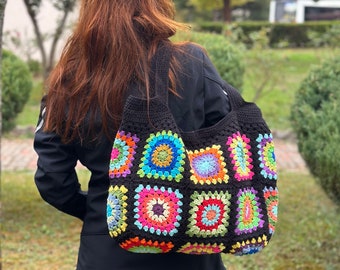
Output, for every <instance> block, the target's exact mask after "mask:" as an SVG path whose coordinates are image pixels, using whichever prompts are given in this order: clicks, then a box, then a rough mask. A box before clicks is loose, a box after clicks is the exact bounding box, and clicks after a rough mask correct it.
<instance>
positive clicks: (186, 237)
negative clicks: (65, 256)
mask: <svg viewBox="0 0 340 270" xmlns="http://www.w3.org/2000/svg"><path fill="white" fill-rule="evenodd" d="M170 58H171V50H170V49H169V48H168V47H167V46H166V45H165V44H163V43H161V45H160V48H159V49H158V50H157V53H156V56H155V57H154V58H153V59H152V68H151V70H152V72H151V73H150V89H149V90H150V92H149V93H150V98H149V99H148V100H147V99H144V97H139V96H133V95H130V96H128V97H127V99H126V102H125V105H124V109H123V114H122V121H121V123H120V125H119V128H118V132H117V133H116V134H112V137H113V138H114V142H113V146H112V151H111V157H110V161H109V164H108V167H109V168H108V178H109V180H110V187H109V190H108V197H107V206H106V213H107V226H108V231H109V234H110V236H111V237H112V238H114V241H116V242H117V243H118V244H119V246H120V247H121V248H123V249H125V250H127V251H129V252H134V253H172V252H176V253H184V254H192V255H203V254H216V253H228V254H232V255H236V256H242V255H251V254H255V253H257V252H260V251H261V250H262V249H263V248H265V247H266V246H267V245H268V243H269V241H270V239H271V238H272V237H273V235H274V232H275V227H276V223H277V220H278V203H279V192H278V187H277V179H278V175H277V166H276V156H275V147H274V140H273V135H272V133H271V131H270V129H269V127H268V126H267V123H266V122H265V120H264V119H263V117H262V113H261V110H260V109H259V108H258V107H257V106H256V104H254V103H249V102H245V101H244V100H243V98H242V97H241V95H240V94H239V93H238V91H237V90H236V89H234V88H232V87H231V86H230V85H228V84H227V83H225V85H223V90H224V91H225V92H226V94H227V96H228V98H229V101H230V104H229V105H230V108H231V110H230V112H229V113H228V114H227V115H226V116H225V117H223V118H222V119H220V121H219V122H217V123H216V124H214V125H213V126H209V127H206V128H202V129H200V130H195V131H190V132H184V131H183V130H181V129H180V128H179V127H178V126H177V123H176V121H175V120H174V117H173V115H172V113H171V111H170V109H169V106H168V95H169V92H168V85H169V84H168V82H169V80H168V74H169V67H170ZM188 91H191V89H188ZM216 91H221V89H220V88H219V89H218V90H216ZM137 92H140V91H137ZM171 100H172V99H171ZM172 101H173V100H172Z"/></svg>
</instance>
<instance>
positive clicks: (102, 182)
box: [34, 45, 229, 270]
mask: <svg viewBox="0 0 340 270" xmlns="http://www.w3.org/2000/svg"><path fill="white" fill-rule="evenodd" d="M185 51H186V53H185V54H183V53H181V55H177V56H176V57H178V60H179V61H180V63H181V66H182V68H181V72H180V73H179V76H178V83H177V90H178V93H179V94H180V95H181V96H182V98H179V97H177V96H175V95H173V94H169V107H170V110H171V112H172V113H173V115H174V118H175V120H176V122H177V124H178V125H179V127H180V128H181V129H182V130H184V131H192V130H197V129H200V128H202V127H206V126H210V125H212V124H214V123H216V122H218V121H219V120H220V119H221V118H222V117H224V116H225V115H226V114H227V113H228V112H229V102H228V97H227V95H226V94H225V92H224V91H223V87H224V85H225V82H224V81H223V80H222V79H221V78H220V76H219V74H218V72H217V71H216V69H215V68H214V66H213V65H212V63H211V61H210V60H209V58H208V57H207V55H206V54H205V53H204V52H203V51H202V49H201V48H199V47H198V46H195V45H187V46H186V49H185ZM43 112H44V104H42V112H41V114H40V119H39V124H38V127H37V131H36V134H35V139H34V148H35V151H36V152H37V154H38V168H37V171H36V174H35V183H36V185H37V188H38V190H39V192H40V194H41V196H42V198H43V199H44V200H45V201H47V202H48V203H49V204H51V205H52V206H54V207H56V208H57V209H59V210H60V211H62V212H64V213H67V214H70V215H72V216H75V217H77V218H79V219H81V220H83V228H82V233H81V240H80V249H79V254H78V265H77V269H78V270H90V269H93V270H106V269H107V270H109V269H110V270H144V269H145V270H156V269H157V270H158V269H162V270H170V269H171V270H172V269H177V270H222V269H225V268H224V266H223V264H222V260H221V256H220V255H199V256H197V255H184V254H158V255H150V254H135V253H130V252H127V251H125V250H123V249H121V248H120V247H119V246H118V245H117V244H116V242H115V241H114V240H113V239H112V238H111V237H110V236H109V235H108V229H107V224H106V199H107V190H108V187H109V177H108V168H109V161H110V153H111V149H112V143H111V142H110V141H109V140H108V139H106V138H105V137H104V136H103V137H102V139H101V140H100V141H99V142H98V143H97V144H96V145H92V144H81V143H80V142H74V143H72V144H63V143H62V142H61V140H60V137H59V136H58V135H56V134H54V133H46V132H43V131H42V128H41V126H42V125H43V115H44V113H43ZM112 136H113V138H114V136H115V134H112ZM78 161H80V162H81V163H82V164H83V165H84V166H85V167H87V169H88V170H89V171H90V172H91V178H90V180H89V184H88V190H87V192H84V191H82V190H81V187H80V184H79V183H78V178H77V174H76V170H75V167H76V164H77V162H78Z"/></svg>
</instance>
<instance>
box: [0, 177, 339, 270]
mask: <svg viewBox="0 0 340 270" xmlns="http://www.w3.org/2000/svg"><path fill="white" fill-rule="evenodd" d="M86 177H87V176H86V174H85V173H82V174H81V178H82V179H83V180H82V181H84V182H85V179H86ZM1 180H2V209H3V210H2V223H3V224H2V239H1V240H2V244H1V245H2V256H3V262H2V263H3V269H6V270H7V269H12V270H19V269H20V270H26V269H27V270H35V269H36V270H45V269H46V270H54V269H55V270H57V269H58V270H60V269H65V270H66V269H74V266H75V264H76V257H77V249H78V240H79V232H80V229H81V222H80V221H78V220H76V219H74V218H72V217H69V216H66V215H64V214H61V213H60V212H58V211H57V210H55V209H54V208H52V207H50V206H49V205H47V204H46V203H44V202H43V201H42V200H41V198H40V196H39V194H38V192H37V190H36V188H35V185H34V182H33V173H32V172H3V173H2V179H1ZM279 181H280V182H279V188H280V206H279V222H278V226H277V229H276V233H275V235H274V236H273V239H272V240H271V241H270V242H269V245H268V247H266V248H265V249H264V250H263V251H262V252H261V253H259V254H256V255H252V256H243V257H233V256H230V255H223V260H224V262H225V265H226V266H227V267H228V270H243V269H251V270H256V269H261V270H271V269H273V270H281V269H282V270H283V269H306V270H307V269H310V270H321V269H325V270H336V269H340V256H339V254H340V235H339V232H340V215H339V209H337V208H336V206H335V205H334V204H333V203H332V202H331V201H330V200H329V199H328V198H327V196H326V195H325V194H324V193H323V192H322V191H321V189H320V188H319V186H317V184H316V183H315V182H314V180H313V178H312V177H311V176H309V175H306V174H295V173H294V174H293V173H284V172H282V173H281V174H280V180H279ZM188 270H189V269H188ZM212 270H213V269H212Z"/></svg>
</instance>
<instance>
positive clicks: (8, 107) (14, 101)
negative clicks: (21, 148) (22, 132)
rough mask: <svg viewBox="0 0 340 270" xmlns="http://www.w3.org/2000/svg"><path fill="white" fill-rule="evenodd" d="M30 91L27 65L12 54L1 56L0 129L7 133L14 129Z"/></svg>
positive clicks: (30, 84) (7, 53)
mask: <svg viewBox="0 0 340 270" xmlns="http://www.w3.org/2000/svg"><path fill="white" fill-rule="evenodd" d="M31 89H32V75H31V73H30V71H29V69H28V66H27V64H25V63H24V62H23V61H21V60H20V59H19V58H18V57H17V56H15V55H14V54H12V53H10V52H8V51H3V55H2V106H1V112H2V129H3V131H4V132H8V131H10V130H11V129H13V128H14V127H15V119H16V117H17V115H18V113H20V112H21V111H22V110H23V108H24V105H25V104H26V102H27V101H28V98H29V94H30V91H31Z"/></svg>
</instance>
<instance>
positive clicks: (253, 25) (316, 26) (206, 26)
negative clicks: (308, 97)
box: [196, 21, 340, 47]
mask: <svg viewBox="0 0 340 270" xmlns="http://www.w3.org/2000/svg"><path fill="white" fill-rule="evenodd" d="M234 24H235V25H236V26H238V27H240V28H241V29H242V31H243V33H244V35H245V43H248V44H249V43H250V42H251V41H250V38H249V35H250V33H252V32H257V31H259V30H261V29H262V28H269V29H271V31H270V34H269V35H270V36H269V42H270V46H272V47H276V46H277V45H278V44H279V43H281V42H283V41H284V42H288V44H289V46H290V47H308V46H310V43H311V40H310V38H309V37H308V32H309V31H312V32H317V33H320V34H321V33H324V32H327V31H328V30H329V29H330V28H331V27H332V26H333V25H336V24H338V25H340V21H319V22H315V21H313V22H305V23H299V24H298V23H270V22H250V21H245V22H235V23H234ZM224 27H225V24H224V23H223V22H203V23H199V24H197V25H196V28H197V30H199V31H203V32H213V33H222V32H223V29H224Z"/></svg>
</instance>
